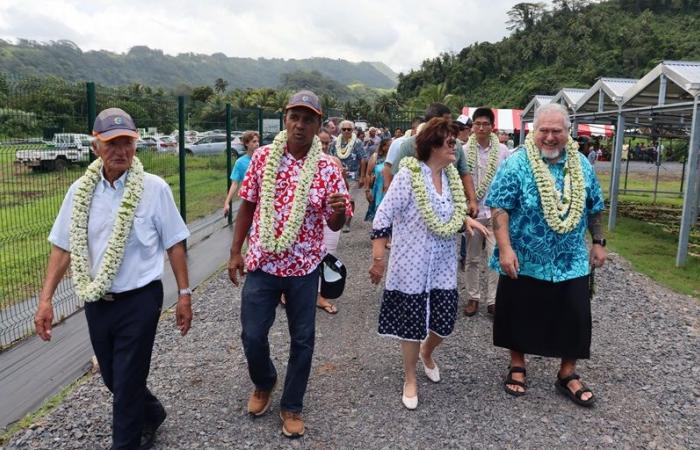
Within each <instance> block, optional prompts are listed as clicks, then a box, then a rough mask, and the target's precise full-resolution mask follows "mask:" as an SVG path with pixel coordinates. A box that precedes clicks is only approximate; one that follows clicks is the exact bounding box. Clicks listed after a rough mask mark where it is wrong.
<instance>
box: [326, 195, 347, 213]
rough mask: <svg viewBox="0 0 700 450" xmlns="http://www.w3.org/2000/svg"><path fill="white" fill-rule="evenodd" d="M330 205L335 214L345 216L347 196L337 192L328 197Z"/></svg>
mask: <svg viewBox="0 0 700 450" xmlns="http://www.w3.org/2000/svg"><path fill="white" fill-rule="evenodd" d="M328 204H329V205H330V207H331V209H332V210H333V214H340V215H345V194H341V193H339V192H336V193H335V194H331V195H330V196H329V197H328Z"/></svg>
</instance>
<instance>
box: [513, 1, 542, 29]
mask: <svg viewBox="0 0 700 450" xmlns="http://www.w3.org/2000/svg"><path fill="white" fill-rule="evenodd" d="M543 13H544V3H539V2H538V3H518V4H517V5H515V6H513V8H511V9H510V11H508V12H507V13H506V14H507V15H508V20H507V21H506V25H507V26H506V28H507V29H509V30H511V31H512V30H515V31H518V30H526V31H528V30H530V29H532V27H533V26H534V25H535V22H537V20H539V18H540V17H542V14H543Z"/></svg>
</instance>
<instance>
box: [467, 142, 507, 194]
mask: <svg viewBox="0 0 700 450" xmlns="http://www.w3.org/2000/svg"><path fill="white" fill-rule="evenodd" d="M499 150H500V142H499V141H498V136H496V134H494V133H491V135H490V136H489V161H488V164H487V165H486V173H485V174H484V177H483V178H482V179H481V180H480V181H479V186H477V188H476V198H477V200H481V199H482V198H484V195H486V192H487V191H488V190H489V187H491V182H492V181H493V177H494V175H496V167H497V166H498V153H499ZM478 152H479V150H478V149H477V140H476V136H475V135H473V134H472V135H471V136H469V140H468V141H467V165H468V166H469V170H471V171H472V173H476V172H478V171H479V164H478Z"/></svg>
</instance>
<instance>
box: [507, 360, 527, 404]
mask: <svg viewBox="0 0 700 450" xmlns="http://www.w3.org/2000/svg"><path fill="white" fill-rule="evenodd" d="M514 373H522V374H523V376H527V373H526V371H525V368H524V367H511V368H510V370H509V371H508V376H506V381H504V382H503V389H504V390H505V391H506V392H507V393H508V394H510V395H512V396H514V397H522V396H523V395H525V391H522V392H521V391H516V390H515V389H513V388H510V387H508V385H509V384H512V385H515V386H520V387H521V388H523V389H527V386H525V382H523V381H518V380H514V379H513V374H514Z"/></svg>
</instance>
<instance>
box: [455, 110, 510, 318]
mask: <svg viewBox="0 0 700 450" xmlns="http://www.w3.org/2000/svg"><path fill="white" fill-rule="evenodd" d="M494 120H495V116H494V114H493V111H492V110H491V109H490V108H477V109H476V111H474V114H473V116H472V135H471V136H470V137H469V140H468V141H467V143H466V144H465V145H464V151H465V153H466V157H467V165H468V166H469V171H470V172H471V175H472V179H473V180H474V190H475V191H476V199H477V201H478V202H479V214H478V215H477V218H476V219H477V220H478V221H479V222H480V223H481V224H482V225H484V226H486V227H487V228H488V230H489V231H490V232H493V226H492V223H491V209H490V208H488V207H487V206H486V205H485V203H484V202H485V201H486V196H487V195H488V192H489V187H490V186H491V182H492V181H493V178H494V175H495V174H496V171H497V170H498V167H499V166H500V165H501V163H502V162H503V161H505V160H506V158H508V154H509V153H508V147H506V146H505V145H504V144H502V143H500V140H499V138H498V136H497V135H496V134H495V133H494V132H493V124H494ZM492 163H493V167H492ZM467 239H468V244H467V264H466V277H465V278H466V280H465V281H466V288H467V295H468V301H467V305H466V307H465V308H464V314H465V315H467V316H473V315H474V314H476V312H477V311H478V309H479V301H480V299H481V292H480V291H481V273H482V272H484V273H486V277H487V279H486V295H485V297H486V304H487V312H488V313H489V314H491V315H493V313H494V311H495V303H496V287H497V285H498V273H497V272H496V271H493V270H491V269H489V267H488V264H489V260H490V259H491V255H492V254H493V249H494V246H495V241H494V238H493V236H488V237H485V236H484V235H482V234H480V233H474V235H468V236H467Z"/></svg>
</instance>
